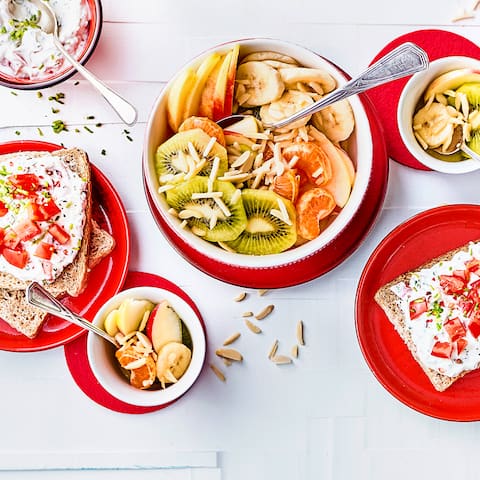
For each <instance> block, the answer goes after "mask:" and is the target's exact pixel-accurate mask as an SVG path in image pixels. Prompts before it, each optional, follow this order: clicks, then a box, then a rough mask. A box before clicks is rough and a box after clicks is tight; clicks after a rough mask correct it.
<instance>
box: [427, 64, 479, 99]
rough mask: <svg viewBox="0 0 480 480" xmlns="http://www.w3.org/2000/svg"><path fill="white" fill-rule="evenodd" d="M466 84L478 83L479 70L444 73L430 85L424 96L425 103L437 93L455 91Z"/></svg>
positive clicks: (461, 69)
mask: <svg viewBox="0 0 480 480" xmlns="http://www.w3.org/2000/svg"><path fill="white" fill-rule="evenodd" d="M468 82H480V70H477V69H473V68H460V69H458V70H452V71H450V72H446V73H444V74H442V75H440V76H439V77H437V78H435V80H433V81H432V82H431V83H430V85H429V86H428V88H427V90H426V91H425V94H424V98H425V101H427V100H428V99H429V98H431V97H432V96H434V95H436V94H437V93H443V92H445V90H455V89H456V88H458V87H459V86H460V85H462V84H464V83H468Z"/></svg>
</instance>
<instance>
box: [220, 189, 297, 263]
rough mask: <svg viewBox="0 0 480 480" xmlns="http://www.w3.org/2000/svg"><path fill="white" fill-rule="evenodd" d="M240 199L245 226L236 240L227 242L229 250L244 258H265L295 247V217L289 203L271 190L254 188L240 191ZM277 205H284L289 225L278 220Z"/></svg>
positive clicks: (278, 209) (279, 211) (293, 208)
mask: <svg viewBox="0 0 480 480" xmlns="http://www.w3.org/2000/svg"><path fill="white" fill-rule="evenodd" d="M242 199H243V206H244V207H245V212H246V213H247V226H246V227H245V230H244V231H243V232H242V233H241V234H240V235H239V236H238V238H237V239H235V240H233V241H231V242H226V244H227V245H228V246H229V247H230V248H232V249H233V250H235V251H236V252H238V253H245V254H247V255H268V254H272V253H280V252H283V251H284V250H287V249H288V248H290V247H291V246H292V245H294V244H295V242H296V240H297V229H296V225H295V217H296V215H295V207H294V206H293V204H292V202H290V200H287V199H285V198H283V197H281V196H280V195H277V194H276V193H275V192H272V191H271V190H254V189H245V190H243V191H242ZM279 202H283V205H284V206H285V208H286V211H287V213H288V217H289V220H290V223H291V225H289V224H288V223H287V222H285V221H284V220H282V219H281V218H278V217H279V216H280V217H281V216H282V215H279V213H280V214H281V209H280V208H279ZM272 212H273V213H272ZM274 213H276V214H274Z"/></svg>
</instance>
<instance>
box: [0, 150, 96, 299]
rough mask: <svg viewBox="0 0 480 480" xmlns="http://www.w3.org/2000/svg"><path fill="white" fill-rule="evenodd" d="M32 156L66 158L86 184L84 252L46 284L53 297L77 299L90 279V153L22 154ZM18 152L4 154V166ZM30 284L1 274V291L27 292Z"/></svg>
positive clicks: (65, 160) (73, 151) (74, 151)
mask: <svg viewBox="0 0 480 480" xmlns="http://www.w3.org/2000/svg"><path fill="white" fill-rule="evenodd" d="M22 154H28V155H29V156H30V157H31V158H39V157H42V156H45V155H54V156H58V157H62V158H63V160H64V162H65V163H66V164H67V166H68V167H69V168H70V169H71V170H72V171H73V172H75V173H77V174H78V175H79V176H80V177H81V178H82V179H84V180H85V181H86V189H87V191H86V193H87V196H86V200H87V201H86V205H85V225H84V230H83V237H82V242H81V245H80V249H79V251H78V253H77V255H76V257H75V259H74V261H73V262H72V263H71V264H70V265H68V266H67V267H66V268H65V269H64V271H63V272H62V273H61V275H60V276H59V277H58V278H57V279H56V280H55V281H54V282H53V283H51V284H47V285H45V288H47V289H48V290H49V291H50V292H51V293H52V294H53V295H59V294H61V293H63V292H66V293H68V294H69V295H71V296H74V297H76V296H77V295H79V294H80V293H81V292H82V291H83V289H84V288H85V285H86V281H87V276H88V255H89V253H88V252H89V242H90V234H91V231H92V221H91V220H92V218H91V216H92V213H91V211H92V208H91V207H92V192H91V173H90V163H89V160H88V157H87V154H86V153H85V152H84V151H83V150H80V149H78V148H71V149H62V150H57V151H54V152H51V153H49V152H22ZM17 156H18V153H10V154H6V155H0V165H1V163H3V162H5V161H8V160H11V159H14V158H16V157H17ZM27 285H28V282H25V281H22V280H19V279H17V278H15V277H14V276H13V275H11V274H9V273H4V272H0V289H2V288H3V289H7V290H25V288H26V287H27Z"/></svg>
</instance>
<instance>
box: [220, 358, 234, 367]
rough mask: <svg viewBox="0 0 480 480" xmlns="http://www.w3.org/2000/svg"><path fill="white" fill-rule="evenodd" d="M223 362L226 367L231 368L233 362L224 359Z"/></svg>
mask: <svg viewBox="0 0 480 480" xmlns="http://www.w3.org/2000/svg"><path fill="white" fill-rule="evenodd" d="M222 362H223V364H224V365H225V366H226V367H229V366H230V365H231V364H232V363H233V362H232V361H231V360H229V359H228V358H222Z"/></svg>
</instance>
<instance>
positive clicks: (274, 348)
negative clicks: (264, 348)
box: [268, 340, 278, 359]
mask: <svg viewBox="0 0 480 480" xmlns="http://www.w3.org/2000/svg"><path fill="white" fill-rule="evenodd" d="M277 349H278V340H275V341H274V342H273V345H272V348H270V352H268V358H270V359H272V357H274V356H275V354H276V353H277Z"/></svg>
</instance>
